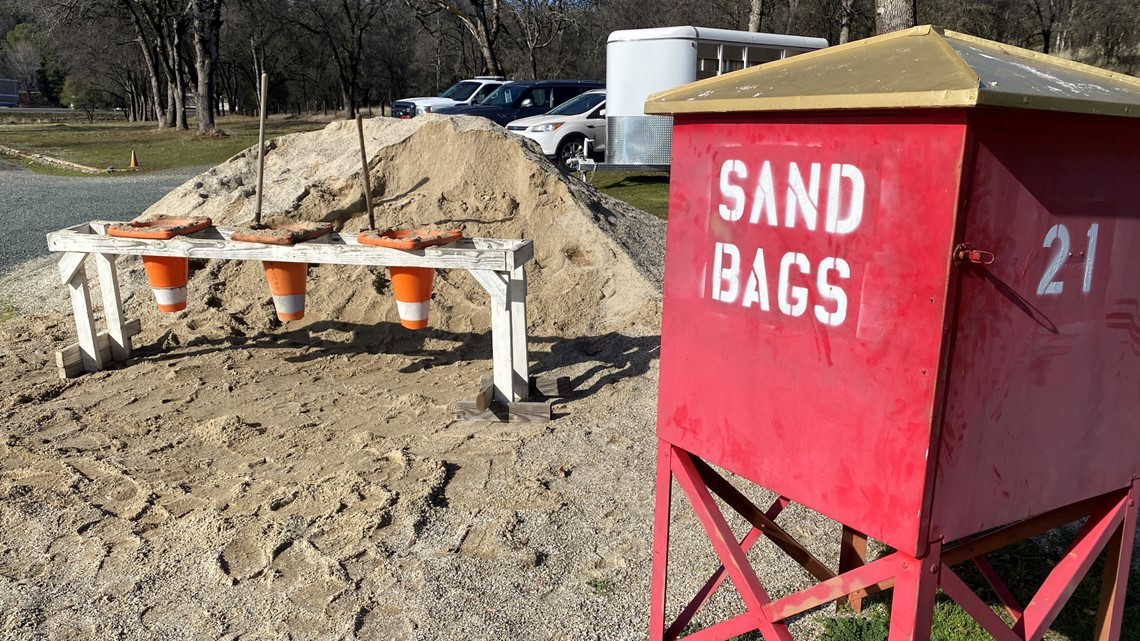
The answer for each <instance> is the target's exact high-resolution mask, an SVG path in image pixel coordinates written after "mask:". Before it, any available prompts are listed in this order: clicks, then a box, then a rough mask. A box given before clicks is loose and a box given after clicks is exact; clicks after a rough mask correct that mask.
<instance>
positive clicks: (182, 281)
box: [142, 256, 190, 312]
mask: <svg viewBox="0 0 1140 641" xmlns="http://www.w3.org/2000/svg"><path fill="white" fill-rule="evenodd" d="M142 261H143V268H144V269H145V270H146V278H147V280H148V281H150V288H151V291H153V292H154V300H155V302H157V303H158V309H159V310H160V311H163V312H180V311H182V310H184V309H186V281H188V280H189V279H190V261H189V260H188V259H186V258H178V257H176V256H143V257H142Z"/></svg>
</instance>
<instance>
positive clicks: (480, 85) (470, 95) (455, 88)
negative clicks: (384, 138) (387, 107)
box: [392, 76, 506, 118]
mask: <svg viewBox="0 0 1140 641" xmlns="http://www.w3.org/2000/svg"><path fill="white" fill-rule="evenodd" d="M504 82H506V80H505V79H504V78H503V77H502V76H475V77H474V78H472V79H470V80H460V81H459V82H457V83H455V84H453V85H451V86H450V87H448V88H447V90H446V91H444V92H443V93H441V94H439V95H438V96H423V97H420V98H404V99H403V100H397V101H396V102H394V103H392V116H393V117H395V118H414V117H415V116H417V115H419V114H424V113H431V112H432V111H434V110H436V109H439V108H440V107H454V106H456V105H477V104H479V103H480V102H482V100H483V99H484V98H486V97H487V96H489V95H491V93H492V92H493V91H495V90H496V89H498V88H499V85H501V84H503V83H504Z"/></svg>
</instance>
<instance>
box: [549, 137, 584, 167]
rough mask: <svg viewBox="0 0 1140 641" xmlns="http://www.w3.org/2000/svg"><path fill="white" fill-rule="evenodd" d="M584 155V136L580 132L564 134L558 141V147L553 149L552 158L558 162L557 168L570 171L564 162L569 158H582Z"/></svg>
mask: <svg viewBox="0 0 1140 641" xmlns="http://www.w3.org/2000/svg"><path fill="white" fill-rule="evenodd" d="M585 155H586V137H585V136H583V135H581V134H574V135H572V136H566V137H565V138H563V139H562V140H561V141H560V142H559V143H558V148H557V149H556V150H555V151H554V158H555V160H556V161H557V162H558V168H559V169H561V170H562V171H571V168H570V165H568V164H566V163H567V161H569V160H570V159H571V158H582V157H584V156H585Z"/></svg>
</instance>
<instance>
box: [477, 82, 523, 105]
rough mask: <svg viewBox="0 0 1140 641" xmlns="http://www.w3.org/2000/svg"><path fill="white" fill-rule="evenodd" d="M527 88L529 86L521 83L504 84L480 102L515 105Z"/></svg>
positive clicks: (482, 103)
mask: <svg viewBox="0 0 1140 641" xmlns="http://www.w3.org/2000/svg"><path fill="white" fill-rule="evenodd" d="M526 90H527V87H522V86H519V85H503V86H501V87H499V88H498V89H496V90H495V93H493V94H491V95H489V96H487V99H486V100H484V101H483V102H481V103H479V104H481V105H491V106H493V107H513V106H514V104H515V103H516V102H517V101H518V100H519V98H521V97H522V95H523V94H524V93H526Z"/></svg>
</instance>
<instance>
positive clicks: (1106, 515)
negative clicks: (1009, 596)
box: [892, 495, 1130, 641]
mask: <svg viewBox="0 0 1140 641" xmlns="http://www.w3.org/2000/svg"><path fill="white" fill-rule="evenodd" d="M1129 496H1130V495H1125V496H1124V497H1123V498H1121V499H1120V500H1119V501H1117V502H1116V503H1115V504H1113V505H1111V506H1108V507H1103V508H1099V509H1097V511H1096V512H1093V513H1092V515H1090V516H1089V520H1088V522H1086V523H1085V525H1084V527H1082V528H1081V531H1080V532H1078V533H1077V537H1076V538H1075V539H1074V540H1073V543H1072V544H1071V545H1070V546H1069V549H1068V551H1067V552H1066V553H1065V557H1064V558H1063V559H1061V562H1060V563H1058V564H1057V567H1055V568H1053V571H1052V572H1050V573H1049V576H1048V577H1047V578H1046V579H1045V583H1043V584H1042V585H1041V589H1039V590H1038V591H1037V594H1036V595H1034V597H1033V600H1032V601H1030V602H1029V605H1027V606H1025V614H1024V615H1023V616H1022V617H1021V618H1020V619H1019V620H1018V621H1017V624H1016V625H1015V626H1014V628H1013V629H1014V631H1015V632H1017V633H1018V634H1020V635H1021V636H1022V637H1023V638H1025V640H1026V641H1041V638H1042V637H1044V636H1045V633H1046V632H1048V631H1049V626H1050V625H1052V623H1053V620H1054V619H1056V618H1057V615H1058V614H1060V612H1061V608H1062V607H1063V606H1064V605H1065V602H1066V601H1068V600H1069V597H1070V596H1072V594H1073V591H1074V590H1076V589H1077V584H1078V583H1080V581H1081V579H1082V578H1084V576H1085V573H1087V572H1088V570H1089V566H1091V565H1092V563H1093V561H1095V560H1096V557H1097V555H1099V554H1100V551H1101V550H1102V549H1103V548H1104V546H1105V545H1106V544H1107V543H1108V540H1109V539H1110V538H1112V536H1113V534H1114V533H1115V532H1116V531H1117V529H1118V527H1119V526H1120V524H1121V523H1123V521H1124V513H1125V508H1127V507H1128V500H1129ZM892 641H893V640H892Z"/></svg>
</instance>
